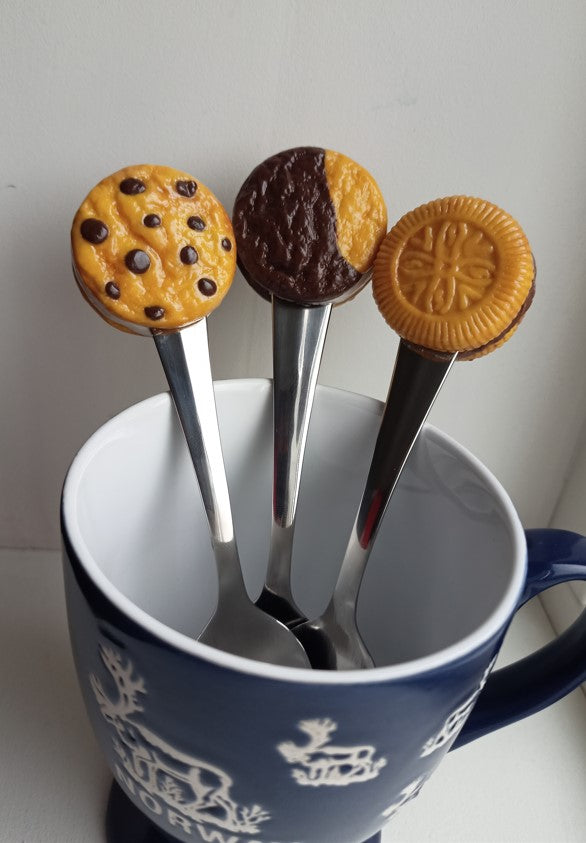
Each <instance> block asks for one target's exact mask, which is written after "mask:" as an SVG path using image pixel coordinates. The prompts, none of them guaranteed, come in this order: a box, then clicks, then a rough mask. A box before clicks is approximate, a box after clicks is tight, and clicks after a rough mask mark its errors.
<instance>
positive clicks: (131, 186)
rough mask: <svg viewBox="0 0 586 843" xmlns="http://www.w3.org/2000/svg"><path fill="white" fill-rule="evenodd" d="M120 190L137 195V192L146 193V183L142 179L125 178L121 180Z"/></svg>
mask: <svg viewBox="0 0 586 843" xmlns="http://www.w3.org/2000/svg"><path fill="white" fill-rule="evenodd" d="M120 190H121V191H122V193H126V195H127V196H136V194H137V193H144V192H145V190H146V184H145V183H144V182H143V181H141V180H140V179H124V181H121V182H120Z"/></svg>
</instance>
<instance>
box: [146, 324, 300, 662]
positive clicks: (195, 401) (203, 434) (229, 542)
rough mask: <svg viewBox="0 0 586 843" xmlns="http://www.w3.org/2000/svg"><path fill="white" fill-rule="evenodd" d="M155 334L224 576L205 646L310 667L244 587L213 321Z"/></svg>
mask: <svg viewBox="0 0 586 843" xmlns="http://www.w3.org/2000/svg"><path fill="white" fill-rule="evenodd" d="M152 333H153V336H154V340H155V345H156V347H157V351H158V353H159V357H160V358H161V363H162V364H163V369H164V370H165V375H166V378H167V382H168V384H169V388H170V390H171V395H172V397H173V401H174V403H175V407H176V409H177V414H178V416H179V420H180V423H181V427H182V428H183V432H184V434H185V439H186V442H187V447H188V449H189V453H190V455H191V459H192V461H193V467H194V469H195V473H196V475H197V479H198V482H199V488H200V491H201V495H202V498H203V503H204V507H205V511H206V516H207V519H208V522H209V527H210V534H211V539H212V547H213V550H214V556H215V559H216V566H217V571H218V603H217V606H216V609H215V612H214V614H213V616H212V618H211V619H210V621H209V622H208V624H207V625H206V627H205V629H204V630H203V632H202V633H201V635H200V636H199V639H198V640H200V641H202V642H203V643H204V644H209V645H210V646H212V647H216V648H217V649H219V650H225V651H227V652H229V653H235V654H236V655H239V656H245V657H247V658H250V659H256V660H258V661H263V662H270V663H272V664H279V665H286V666H288V667H309V666H310V665H309V661H308V658H307V656H306V654H305V651H304V649H303V647H302V645H301V644H300V642H299V641H298V639H297V638H295V636H294V635H293V634H292V633H291V632H290V631H289V630H288V629H287V628H286V627H285V626H284V625H283V624H282V623H280V622H279V621H278V620H275V618H273V617H271V616H270V615H267V614H266V613H265V612H263V611H261V610H260V609H258V608H257V607H256V606H255V605H254V603H253V602H252V601H251V599H250V598H249V596H248V593H247V591H246V587H245V585H244V580H243V577H242V570H241V567H240V560H239V556H238V548H237V546H236V538H235V536H234V526H233V521H232V512H231V507H230V496H229V493H228V484H227V481H226V472H225V468H224V460H223V456H222V446H221V442H220V433H219V429H218V420H217V415H216V404H215V398H214V388H213V382H212V373H211V367H210V359H209V351H208V340H207V325H206V320H205V319H201V320H200V321H199V322H196V323H195V324H194V325H191V326H190V327H188V328H184V329H183V330H181V331H177V332H174V333H166V332H165V333H163V332H156V331H153V332H152Z"/></svg>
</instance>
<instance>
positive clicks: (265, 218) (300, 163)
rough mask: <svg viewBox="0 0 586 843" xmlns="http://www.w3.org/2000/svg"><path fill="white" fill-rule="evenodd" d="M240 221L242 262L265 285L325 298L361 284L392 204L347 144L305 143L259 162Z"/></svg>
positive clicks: (290, 295) (238, 211)
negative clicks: (342, 148) (336, 148)
mask: <svg viewBox="0 0 586 843" xmlns="http://www.w3.org/2000/svg"><path fill="white" fill-rule="evenodd" d="M232 221H233V225H234V233H235V235H236V243H237V245H238V263H239V266H240V268H241V270H242V272H243V274H244V276H245V278H246V279H247V280H248V281H249V283H250V284H251V285H252V286H253V287H254V288H255V290H257V292H260V293H261V294H264V295H265V296H266V297H270V296H272V295H274V296H276V297H278V298H280V299H283V300H285V301H289V302H294V303H296V304H322V303H325V302H328V301H333V300H335V299H337V298H340V297H343V296H345V295H346V294H349V293H350V292H351V291H353V290H354V288H359V287H360V282H361V278H362V276H363V274H364V273H365V272H366V271H367V270H368V269H370V267H371V266H372V263H373V261H374V257H375V255H376V253H377V249H378V247H379V245H380V243H381V241H382V239H383V237H384V236H385V233H386V229H387V212H386V207H385V202H384V200H383V197H382V194H381V192H380V190H379V188H378V185H377V184H376V182H375V180H374V179H373V178H372V176H371V175H370V173H368V172H367V171H366V170H365V169H364V168H363V167H361V166H360V165H359V164H356V163H355V162H354V161H352V160H351V159H350V158H347V157H346V156H345V155H341V154H340V153H339V152H333V151H331V150H329V149H321V148H319V147H313V146H300V147H296V148H294V149H288V150H285V151H284V152H280V153H278V154H277V155H273V156H272V157H270V158H267V159H266V161H263V163H262V164H259V165H258V167H255V169H254V170H253V171H252V173H251V174H250V175H249V176H248V178H247V179H246V181H245V182H244V184H243V185H242V187H241V188H240V191H239V192H238V196H237V197H236V201H235V203H234V212H233V216H232Z"/></svg>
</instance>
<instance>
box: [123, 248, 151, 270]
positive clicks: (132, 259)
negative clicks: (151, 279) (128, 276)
mask: <svg viewBox="0 0 586 843" xmlns="http://www.w3.org/2000/svg"><path fill="white" fill-rule="evenodd" d="M124 263H125V264H126V266H127V267H128V269H129V270H130V271H131V272H134V273H136V274H137V275H142V274H143V272H146V271H147V269H148V268H149V266H150V265H151V259H150V258H149V256H148V255H147V253H146V252H143V251H142V249H133V250H132V251H131V252H128V254H127V255H126V257H125V258H124Z"/></svg>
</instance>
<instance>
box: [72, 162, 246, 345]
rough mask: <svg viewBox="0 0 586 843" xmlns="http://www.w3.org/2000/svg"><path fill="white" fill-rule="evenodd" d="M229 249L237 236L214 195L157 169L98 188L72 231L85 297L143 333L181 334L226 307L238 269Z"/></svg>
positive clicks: (133, 170) (119, 176)
mask: <svg viewBox="0 0 586 843" xmlns="http://www.w3.org/2000/svg"><path fill="white" fill-rule="evenodd" d="M194 232H197V234H194ZM190 241H191V242H190ZM225 242H230V244H232V243H233V242H234V232H233V230H232V224H231V222H230V219H229V217H228V215H227V213H226V211H225V210H224V208H223V207H222V205H221V204H220V202H218V200H217V199H216V197H215V196H214V195H213V193H212V192H211V191H210V190H209V189H208V188H207V187H206V186H205V185H203V184H202V183H201V182H196V180H195V179H194V178H193V177H192V176H190V175H189V174H187V173H183V172H181V171H179V170H174V169H172V168H170V167H158V166H154V165H152V164H142V165H137V166H135V167H126V168H124V169H123V170H120V171H119V172H117V173H114V174H113V175H111V176H108V178H105V179H104V180H103V181H101V182H100V183H99V184H98V185H96V187H94V188H93V190H91V191H90V193H89V194H88V196H87V197H86V199H85V200H84V201H83V203H82V205H81V207H80V208H79V210H78V212H77V214H76V216H75V219H74V222H73V227H72V230H71V245H72V254H73V264H74V273H75V277H76V280H77V282H78V285H79V287H80V289H81V292H82V293H83V295H84V296H85V298H86V299H87V300H88V301H89V303H90V304H91V305H92V306H93V307H94V308H95V309H96V310H97V311H98V313H100V315H101V316H103V318H104V319H106V320H107V321H108V322H110V323H111V324H113V325H115V326H116V327H119V328H121V329H123V330H128V331H131V332H134V333H139V334H150V333H151V331H152V330H153V329H156V330H157V331H174V330H178V329H179V328H182V327H185V326H186V325H190V324H192V323H193V322H197V321H198V320H199V319H202V318H203V317H205V316H207V315H208V314H209V313H211V312H212V310H214V309H215V308H216V307H217V306H218V305H219V304H220V302H221V301H222V299H223V298H224V296H225V295H226V293H227V292H228V289H229V288H230V285H231V283H232V279H233V277H234V272H235V269H236V249H230V250H227V249H226V248H225V246H224V245H223V243H225ZM212 279H213V280H212Z"/></svg>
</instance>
